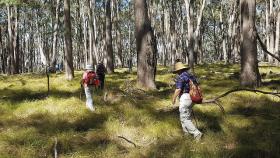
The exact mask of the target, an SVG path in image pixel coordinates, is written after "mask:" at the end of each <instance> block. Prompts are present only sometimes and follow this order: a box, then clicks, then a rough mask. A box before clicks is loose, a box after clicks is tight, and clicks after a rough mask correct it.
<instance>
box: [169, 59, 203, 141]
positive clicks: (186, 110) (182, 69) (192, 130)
mask: <svg viewBox="0 0 280 158" xmlns="http://www.w3.org/2000/svg"><path fill="white" fill-rule="evenodd" d="M188 69H189V68H188V67H187V66H185V65H184V64H183V63H182V62H177V63H176V64H175V68H174V71H173V73H176V74H177V75H178V76H177V79H176V90H175V92H174V95H173V98H172V104H173V105H174V104H175V103H176V99H177V97H179V100H180V105H179V111H180V121H181V125H182V128H183V131H184V132H185V133H186V134H188V133H189V134H192V135H193V136H194V138H195V139H196V140H197V141H199V140H200V139H201V137H202V133H201V132H200V131H199V130H198V129H197V128H196V127H195V125H194V124H193V123H192V120H191V114H192V106H193V103H192V100H191V97H190V94H189V91H190V85H189V80H192V81H195V82H197V81H196V79H195V77H194V76H193V75H191V74H190V73H188V72H187V70H188Z"/></svg>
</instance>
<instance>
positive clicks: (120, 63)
mask: <svg viewBox="0 0 280 158" xmlns="http://www.w3.org/2000/svg"><path fill="white" fill-rule="evenodd" d="M114 1H115V3H116V4H115V9H116V11H115V12H116V21H115V24H116V36H117V54H116V56H117V65H118V66H121V67H123V66H124V65H123V55H122V49H123V47H122V34H121V28H120V24H121V22H120V20H121V19H120V4H119V3H120V2H119V0H114Z"/></svg>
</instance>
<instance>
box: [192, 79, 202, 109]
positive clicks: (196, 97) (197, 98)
mask: <svg viewBox="0 0 280 158" xmlns="http://www.w3.org/2000/svg"><path fill="white" fill-rule="evenodd" d="M189 85H190V92H189V94H190V96H191V99H192V102H193V103H197V104H200V103H202V100H203V97H202V91H201V89H200V87H199V86H198V85H197V84H194V83H193V81H192V80H191V79H190V80H189Z"/></svg>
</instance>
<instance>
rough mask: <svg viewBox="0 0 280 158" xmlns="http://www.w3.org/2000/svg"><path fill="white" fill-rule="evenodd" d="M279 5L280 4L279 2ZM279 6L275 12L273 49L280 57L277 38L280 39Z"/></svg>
mask: <svg viewBox="0 0 280 158" xmlns="http://www.w3.org/2000/svg"><path fill="white" fill-rule="evenodd" d="M279 5H280V4H279ZM279 34H280V6H279V10H278V13H277V22H276V36H275V48H274V51H275V53H277V54H275V55H276V56H278V57H280V53H279V42H280V41H279V40H280V35H279ZM276 63H277V64H278V65H279V64H280V62H279V61H277V62H276Z"/></svg>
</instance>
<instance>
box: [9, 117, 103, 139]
mask: <svg viewBox="0 0 280 158" xmlns="http://www.w3.org/2000/svg"><path fill="white" fill-rule="evenodd" d="M106 120H107V114H96V113H94V114H93V113H90V112H89V113H88V114H87V115H86V116H83V117H82V118H80V119H78V120H76V121H74V122H69V121H68V119H67V118H65V117H62V116H57V115H51V114H48V113H36V114H32V115H30V116H28V117H27V118H24V120H11V121H9V122H7V125H19V126H24V127H28V126H31V127H34V128H36V129H37V131H38V132H39V133H41V134H56V133H61V132H65V131H69V130H70V131H77V132H84V131H88V130H91V129H99V128H102V126H103V123H104V122H105V121H106Z"/></svg>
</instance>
